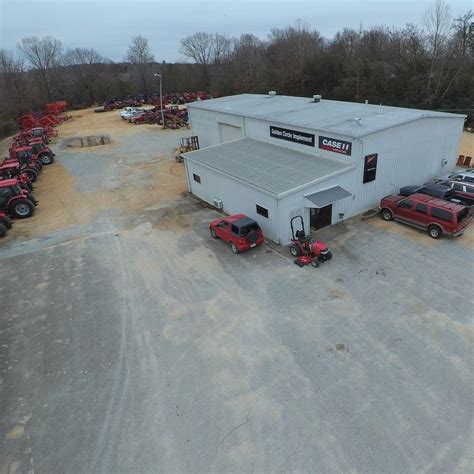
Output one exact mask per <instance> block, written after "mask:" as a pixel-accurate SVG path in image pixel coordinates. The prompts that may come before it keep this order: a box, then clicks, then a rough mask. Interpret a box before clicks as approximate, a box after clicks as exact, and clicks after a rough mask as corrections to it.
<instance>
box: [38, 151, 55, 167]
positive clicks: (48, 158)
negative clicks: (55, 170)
mask: <svg viewBox="0 0 474 474" xmlns="http://www.w3.org/2000/svg"><path fill="white" fill-rule="evenodd" d="M41 163H43V165H51V164H53V163H54V158H53V155H52V154H51V153H43V154H42V155H41Z"/></svg>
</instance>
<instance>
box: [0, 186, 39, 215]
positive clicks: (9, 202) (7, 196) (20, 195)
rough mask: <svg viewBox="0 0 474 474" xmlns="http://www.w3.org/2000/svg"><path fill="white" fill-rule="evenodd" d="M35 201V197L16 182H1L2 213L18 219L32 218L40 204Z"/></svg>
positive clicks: (0, 203) (0, 209) (0, 206)
mask: <svg viewBox="0 0 474 474" xmlns="http://www.w3.org/2000/svg"><path fill="white" fill-rule="evenodd" d="M31 199H33V201H32V200H31ZM34 199H35V198H34V196H33V195H32V194H28V192H27V191H25V190H24V189H21V187H20V186H18V184H16V182H15V180H4V181H0V212H3V213H5V214H9V215H10V216H12V217H17V218H18V219H25V218H26V217H31V216H32V215H33V213H34V212H35V205H36V204H37V203H38V202H37V201H35V200H34Z"/></svg>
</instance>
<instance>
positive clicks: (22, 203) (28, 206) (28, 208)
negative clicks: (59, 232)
mask: <svg viewBox="0 0 474 474" xmlns="http://www.w3.org/2000/svg"><path fill="white" fill-rule="evenodd" d="M34 212H35V205H34V204H33V203H32V202H31V201H30V200H29V199H19V200H18V201H14V202H13V203H12V204H11V205H10V214H12V215H13V216H14V217H18V219H26V218H27V217H31V216H32V215H33V213H34Z"/></svg>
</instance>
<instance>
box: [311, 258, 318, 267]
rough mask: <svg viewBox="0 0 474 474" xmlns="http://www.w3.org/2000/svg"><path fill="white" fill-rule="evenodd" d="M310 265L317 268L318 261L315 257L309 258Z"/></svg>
mask: <svg viewBox="0 0 474 474" xmlns="http://www.w3.org/2000/svg"><path fill="white" fill-rule="evenodd" d="M311 265H312V266H313V267H314V268H318V267H319V262H318V260H317V259H316V258H313V260H311Z"/></svg>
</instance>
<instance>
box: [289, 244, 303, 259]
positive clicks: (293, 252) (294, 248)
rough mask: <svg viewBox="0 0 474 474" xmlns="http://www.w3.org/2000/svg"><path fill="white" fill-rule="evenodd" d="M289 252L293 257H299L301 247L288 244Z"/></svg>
mask: <svg viewBox="0 0 474 474" xmlns="http://www.w3.org/2000/svg"><path fill="white" fill-rule="evenodd" d="M290 253H291V255H293V257H299V256H300V255H301V249H300V248H299V247H298V245H296V244H294V245H291V246H290Z"/></svg>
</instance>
